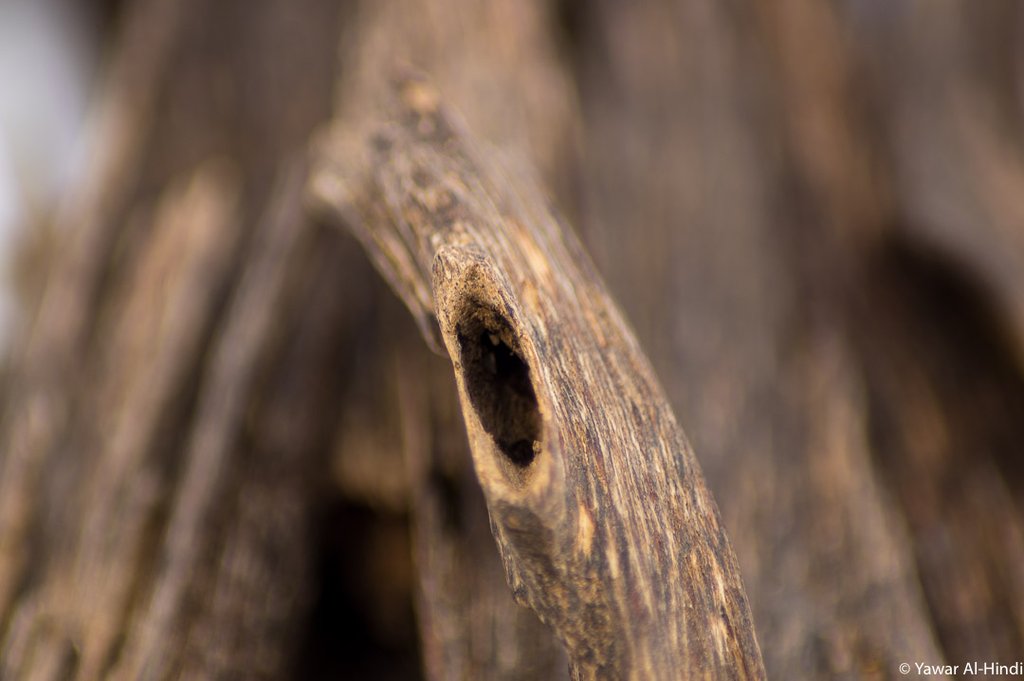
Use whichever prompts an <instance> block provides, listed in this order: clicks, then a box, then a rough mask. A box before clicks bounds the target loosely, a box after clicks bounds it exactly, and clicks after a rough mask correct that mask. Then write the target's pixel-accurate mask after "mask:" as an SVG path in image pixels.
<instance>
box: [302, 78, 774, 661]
mask: <svg viewBox="0 0 1024 681" xmlns="http://www.w3.org/2000/svg"><path fill="white" fill-rule="evenodd" d="M399 91H400V100H401V106H400V107H399V109H398V110H397V112H396V114H395V118H394V119H393V120H392V122H391V123H390V124H389V125H385V126H382V127H380V128H378V129H376V130H374V131H373V132H372V133H370V135H369V136H368V137H365V136H362V134H361V133H359V132H356V133H354V134H355V137H354V138H346V137H345V135H346V131H345V130H344V129H343V130H342V131H341V132H340V133H339V138H340V139H338V140H336V142H335V145H334V146H332V147H331V148H330V151H329V152H327V153H326V160H325V163H324V165H323V167H322V168H321V169H320V170H318V172H317V174H316V175H315V177H314V178H313V191H314V194H315V196H316V197H317V199H318V200H319V201H320V202H321V203H323V204H325V205H326V206H329V207H331V208H332V209H333V210H335V211H336V212H337V213H338V215H339V216H340V217H342V219H344V220H345V222H346V224H348V225H349V226H350V228H351V229H352V230H353V231H354V233H355V234H356V235H357V236H358V237H359V238H360V240H361V241H362V242H363V243H364V245H365V246H366V247H367V249H368V250H369V251H370V253H371V255H372V256H373V258H374V261H375V263H376V264H377V266H378V267H379V268H380V269H381V271H382V273H383V274H384V275H385V277H386V278H387V279H388V281H389V282H391V284H392V286H393V287H394V288H395V289H396V291H397V292H398V293H399V295H401V296H402V298H403V299H404V300H405V302H406V304H407V305H408V306H409V308H410V310H412V311H413V313H414V314H415V315H416V316H417V317H418V318H419V319H420V320H421V327H422V328H423V329H425V330H426V332H427V333H428V338H429V337H430V336H429V333H430V329H431V328H432V324H433V317H434V315H436V318H437V321H438V322H439V325H440V338H441V341H442V342H443V344H444V347H446V349H447V351H448V353H449V355H450V356H451V358H452V362H453V364H454V368H455V377H456V381H457V383H458V386H459V395H460V398H461V402H462V411H463V415H464V417H465V421H466V427H467V430H468V432H469V439H470V444H471V448H472V452H473V461H474V466H475V468H476V473H477V476H478V478H479V480H480V484H481V486H482V487H483V490H484V496H485V498H486V499H487V505H488V510H489V512H490V516H491V525H492V529H493V532H494V535H495V539H496V540H497V543H498V547H499V549H500V551H501V553H502V557H503V560H504V563H505V569H506V572H507V575H508V580H509V584H510V587H511V588H512V590H513V593H514V594H515V595H516V598H517V599H518V600H520V601H521V602H523V603H526V604H528V605H530V607H532V608H533V609H534V611H535V612H537V614H538V615H539V616H540V618H541V620H542V621H544V622H546V623H548V624H549V625H551V626H552V628H553V629H554V631H555V633H556V634H557V635H558V637H559V638H560V639H561V640H562V641H563V642H564V643H565V645H566V648H567V651H568V653H569V657H570V661H571V664H572V668H573V674H574V677H575V678H636V679H640V678H666V679H667V678H679V677H705V676H724V677H731V678H761V677H763V675H764V671H763V668H762V666H761V660H760V652H759V650H758V647H757V642H756V640H755V637H754V632H753V626H752V624H751V621H750V614H749V610H748V606H747V603H746V596H745V595H744V593H743V587H742V583H741V580H740V577H739V572H738V569H737V566H736V561H735V558H734V556H733V553H732V548H731V547H730V546H729V544H728V541H727V539H726V538H725V535H724V533H723V531H722V529H721V526H720V523H719V520H718V511H717V509H716V508H715V506H714V502H713V501H712V500H711V497H710V495H709V494H708V492H707V490H706V488H705V486H704V483H703V480H702V478H701V474H700V471H699V467H698V466H697V463H696V460H695V459H694V458H693V454H692V452H691V451H690V449H689V445H688V444H687V443H686V440H685V437H684V436H683V433H682V430H681V429H680V428H679V427H678V425H677V424H676V421H675V418H674V416H673V415H672V413H671V410H670V408H669V407H668V405H667V403H666V401H665V399H664V397H663V395H662V393H661V389H660V387H659V386H658V384H657V381H656V379H655V378H654V375H653V373H652V372H651V370H650V367H649V366H648V365H647V362H646V359H645V358H644V356H643V354H642V352H641V350H640V348H639V346H638V344H637V342H636V340H635V339H634V338H633V335H632V332H631V331H630V330H629V328H628V326H627V325H626V323H625V321H624V320H623V319H622V317H621V314H620V313H619V312H618V310H617V308H616V307H615V305H614V304H613V303H612V302H611V300H610V299H609V298H608V296H607V294H606V293H605V292H604V289H603V286H602V284H601V282H600V279H599V278H598V276H597V274H596V272H595V270H594V269H593V267H592V266H591V265H590V264H589V261H588V259H587V257H586V255H585V254H584V253H583V251H582V249H581V247H580V245H579V243H578V242H577V241H576V239H575V238H574V237H573V236H572V234H571V232H569V231H568V230H566V229H565V228H564V227H562V226H561V225H559V223H558V222H557V219H556V218H555V217H554V216H553V215H552V214H551V212H550V210H549V208H548V206H547V204H546V202H545V201H544V200H543V198H542V197H541V195H540V193H539V192H538V191H537V190H536V189H535V188H534V187H533V185H532V184H531V183H530V182H529V181H528V180H526V179H524V178H523V177H516V176H512V175H509V174H508V172H507V171H505V170H502V169H501V168H500V166H498V165H496V164H495V163H494V162H493V160H491V159H489V158H488V157H487V156H485V155H484V154H483V153H481V152H480V151H479V150H478V149H476V148H474V147H473V146H472V143H471V142H470V141H469V140H468V138H467V136H466V135H465V134H464V133H462V132H460V131H457V129H456V127H455V126H454V124H453V123H452V122H451V119H450V118H449V117H448V116H447V115H446V114H445V113H444V112H443V111H442V109H441V107H440V104H439V96H438V94H437V92H436V91H435V90H434V89H432V87H430V86H428V85H427V84H425V83H424V82H422V81H420V80H418V79H416V78H406V79H403V81H402V82H401V84H400V86H399ZM348 132H351V131H348Z"/></svg>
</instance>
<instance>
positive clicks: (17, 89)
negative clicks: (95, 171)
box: [0, 0, 96, 349]
mask: <svg viewBox="0 0 1024 681" xmlns="http://www.w3.org/2000/svg"><path fill="white" fill-rule="evenodd" d="M85 5H86V3H82V2H75V1H74V0H0V349H5V348H6V346H7V343H8V342H9V340H10V335H11V331H12V325H13V324H14V323H15V322H16V316H15V312H16V307H15V305H14V301H13V299H12V297H11V295H10V272H11V267H10V259H11V246H12V245H13V243H14V239H15V238H16V237H17V235H18V233H19V231H20V230H22V229H26V228H27V226H28V225H31V224H33V223H35V224H38V223H39V222H40V221H41V220H46V219H48V218H49V217H50V216H51V214H52V212H53V208H54V205H55V203H56V201H57V199H58V197H59V196H60V195H61V193H62V191H63V190H64V188H65V187H66V185H67V183H68V181H69V180H70V178H71V177H72V175H73V173H74V168H75V165H76V158H77V157H79V156H80V155H81V154H80V151H79V149H80V148H81V144H80V142H79V140H80V138H81V136H82V130H83V122H84V120H85V115H86V109H87V100H88V94H89V91H90V82H89V80H90V78H92V77H93V75H94V71H95V63H96V58H95V54H96V49H95V38H94V27H95V22H93V21H91V17H90V16H89V15H88V14H84V13H83V10H84V9H86V8H85Z"/></svg>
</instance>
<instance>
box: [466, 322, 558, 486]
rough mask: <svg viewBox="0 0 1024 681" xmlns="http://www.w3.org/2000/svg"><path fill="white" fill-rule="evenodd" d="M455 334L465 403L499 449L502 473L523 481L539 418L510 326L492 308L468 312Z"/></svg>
mask: <svg viewBox="0 0 1024 681" xmlns="http://www.w3.org/2000/svg"><path fill="white" fill-rule="evenodd" d="M457 333H458V339H459V351H460V355H461V361H462V371H463V375H464V379H465V384H466V391H467V392H468V393H469V399H470V401H471V402H472V404H473V408H474V409H475V410H476V413H477V415H478V416H479V417H480V423H481V424H482V425H483V427H484V430H486V431H487V433H488V434H490V436H491V437H492V438H494V443H495V444H496V445H497V446H498V449H499V450H500V451H501V453H502V455H503V457H504V462H503V468H504V469H505V471H506V473H508V474H509V477H510V479H511V480H512V481H513V482H518V483H521V482H523V478H522V475H523V473H524V471H525V469H526V468H527V467H528V466H529V465H530V464H531V463H533V460H534V459H535V458H536V456H537V452H538V451H539V450H540V429H541V418H540V410H539V409H538V407H537V395H536V393H534V391H533V383H532V382H531V381H530V367H529V366H528V365H527V364H526V362H525V361H524V360H523V358H522V354H521V352H520V350H519V344H518V342H517V341H516V339H515V334H514V333H513V332H512V327H511V326H510V325H509V323H508V321H507V320H506V319H505V318H504V317H502V316H501V315H500V314H498V313H497V312H496V311H495V310H493V309H491V308H488V307H484V306H478V307H474V308H471V309H470V310H469V311H468V312H467V314H465V315H464V316H463V319H462V321H461V322H460V323H459V325H458V327H457Z"/></svg>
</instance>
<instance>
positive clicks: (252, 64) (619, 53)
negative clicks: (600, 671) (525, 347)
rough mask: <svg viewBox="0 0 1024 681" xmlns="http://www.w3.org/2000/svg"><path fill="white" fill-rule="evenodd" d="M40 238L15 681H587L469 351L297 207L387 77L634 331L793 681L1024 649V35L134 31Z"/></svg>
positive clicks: (928, 28)
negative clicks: (511, 490) (572, 242)
mask: <svg viewBox="0 0 1024 681" xmlns="http://www.w3.org/2000/svg"><path fill="white" fill-rule="evenodd" d="M103 4H104V6H105V7H107V9H106V12H107V14H105V15H104V16H107V17H108V22H109V26H108V29H109V33H108V38H109V44H108V45H107V51H106V57H105V61H104V69H103V76H102V82H101V84H100V85H98V86H97V88H96V90H95V101H94V105H95V106H94V108H95V116H94V120H93V121H92V128H91V130H92V138H91V139H92V145H91V147H90V154H89V157H88V162H87V163H86V170H85V172H83V173H81V175H80V176H79V177H77V179H76V181H75V183H74V184H73V187H72V189H71V190H70V191H69V192H68V193H67V195H66V196H64V197H63V199H62V201H61V202H60V205H59V207H58V208H57V209H56V211H55V214H54V217H53V219H52V221H51V223H52V224H46V225H40V226H39V227H38V229H37V230H36V231H35V232H33V233H32V236H31V238H29V239H27V240H26V241H27V243H26V245H25V247H24V248H23V253H22V254H21V257H20V261H19V269H18V278H17V282H18V286H19V291H20V295H21V298H22V301H23V305H24V306H25V309H26V310H28V311H29V315H28V316H29V317H30V319H31V322H30V323H29V324H27V325H26V328H25V329H23V330H22V332H21V333H20V334H19V335H17V336H16V340H15V341H14V344H13V347H12V348H11V350H10V353H9V357H8V359H7V362H6V364H5V368H4V373H3V383H2V401H3V422H2V433H0V442H2V444H0V677H2V678H4V679H7V678H10V679H100V678H118V679H121V678H125V679H127V678H132V679H134V678H153V679H164V678H177V677H185V678H267V679H271V678H296V679H297V678H302V679H316V678H378V679H389V678H394V679H399V678H402V679H404V678H431V679H484V678H487V679H490V678H502V679H541V678H544V679H547V678H559V677H565V675H566V668H565V661H564V655H563V653H562V651H560V650H559V648H558V646H557V644H556V643H555V642H554V641H553V640H552V638H551V636H550V634H549V632H548V631H547V630H546V629H545V628H544V627H543V626H541V625H540V623H539V622H538V621H537V620H536V618H535V617H534V616H533V614H532V613H531V612H530V611H528V610H525V609H523V608H520V607H519V606H516V605H515V604H514V603H513V602H512V600H511V596H510V595H509V593H508V588H507V586H506V584H505V581H504V575H503V572H502V569H501V565H500V563H499V561H498V557H497V553H496V551H495V549H494V543H493V539H492V538H491V536H490V529H489V526H488V521H487V516H486V510H485V509H484V506H483V499H482V497H481V494H480V491H479V488H478V485H477V483H476V480H475V478H474V476H473V471H472V468H471V466H470V462H469V456H468V452H467V445H466V442H465V433H464V429H463V426H462V422H461V417H460V415H459V413H458V407H457V403H456V399H455V394H454V383H453V380H452V376H451V370H450V365H449V363H448V361H447V359H444V358H441V357H438V356H436V355H433V354H431V353H430V352H429V350H427V349H426V347H425V346H424V344H423V342H422V339H421V338H420V335H419V333H418V331H417V329H416V326H415V325H414V324H413V322H412V319H411V318H410V317H409V315H408V313H407V312H406V310H405V309H404V308H403V307H402V306H401V304H400V303H399V302H398V300H397V299H396V298H395V297H394V295H393V294H392V293H391V292H390V291H389V290H388V289H387V287H386V286H385V284H384V283H383V281H382V280H380V278H379V277H378V276H377V274H376V273H375V272H374V271H373V269H372V267H371V265H370V263H369V262H368V260H367V259H366V257H365V256H364V255H363V253H362V251H361V250H360V248H359V247H358V245H357V244H356V243H355V242H354V241H353V240H352V239H351V238H350V237H348V236H347V234H345V232H344V231H343V230H342V229H339V228H338V226H337V225H331V224H327V223H326V222H325V221H324V220H323V219H321V218H319V217H317V216H315V215H312V214H311V213H310V211H309V210H307V207H306V204H305V178H306V161H307V157H308V154H309V149H310V145H311V141H312V140H314V139H315V138H316V137H317V135H318V131H319V130H321V129H322V128H323V127H324V126H325V125H327V124H328V123H329V122H330V121H331V120H332V119H340V120H343V121H352V120H357V119H360V118H364V117H367V118H373V117H374V116H375V115H376V111H377V109H376V104H375V102H376V98H377V97H378V95H379V93H378V90H379V86H380V84H381V82H382V79H383V78H384V74H386V73H387V71H388V69H390V68H391V67H392V66H393V64H394V63H395V62H396V60H398V61H403V62H406V63H412V64H414V65H416V66H417V67H419V68H421V69H422V70H423V71H425V72H426V73H428V74H429V75H430V76H431V77H432V78H433V79H434V81H435V82H436V84H437V85H438V87H439V88H440V90H441V91H442V93H443V94H444V96H445V97H446V99H447V100H448V101H449V103H450V104H452V105H453V106H454V107H455V108H456V109H457V110H458V111H460V112H461V113H462V115H463V116H464V117H465V119H466V122H467V125H468V127H469V128H470V129H471V130H472V131H473V132H474V133H475V135H476V136H477V137H478V138H480V139H483V140H487V141H489V142H490V143H491V144H493V145H494V146H495V147H496V149H497V150H498V151H497V152H496V153H499V154H501V155H503V156H504V157H506V158H507V159H508V162H509V163H511V164H513V165H519V166H521V167H524V168H528V169H530V170H529V172H535V173H539V175H540V176H541V177H542V178H543V180H544V183H545V186H546V187H547V188H548V190H549V192H550V195H551V200H552V202H553V203H554V204H555V205H556V206H557V207H558V210H559V211H560V212H561V213H562V214H563V215H564V216H566V220H567V222H568V223H569V224H571V225H572V226H573V228H574V229H576V230H577V232H578V233H579V234H580V236H581V238H582V240H583V241H584V243H585V244H586V246H587V247H588V249H589V250H590V253H591V255H592V256H593V258H594V260H595V262H596V264H597V267H598V270H599V271H600V272H601V274H602V275H603V276H604V277H605V279H606V281H607V282H608V284H609V287H610V288H611V290H612V293H613V294H614V295H615V296H616V298H617V300H618V302H619V303H620V305H621V306H622V308H623V310H624V312H625V314H626V317H627V318H628V319H629V320H630V321H631V322H632V324H633V325H634V327H635V329H636V331H637V334H638V336H639V337H640V340H641V343H642V345H643V346H644V348H645V350H646V351H647V353H648V355H649V356H650V358H651V360H652V362H653V364H654V366H655V369H656V371H657V373H658V375H659V377H660V379H661V381H662V383H663V385H664V387H665V389H666V391H667V392H668V394H669V396H670V399H671V401H672V403H673V406H674V408H675V411H676V414H677V416H678V417H679V420H680V421H681V423H682V425H683V427H684V429H685V430H686V432H687V434H688V436H689V438H690V440H691V442H692V444H693V446H694V449H695V451H696V453H697V457H698V459H699V461H700V463H701V466H702V467H703V469H704V473H705V475H706V477H707V479H708V482H709V484H710V487H711V489H712V491H713V493H714V495H715V497H716V499H717V502H718V504H719V507H720V510H721V513H722V516H723V519H724V521H725V525H726V528H727V530H728V532H729V536H730V538H731V540H732V542H733V545H734V547H735V549H736V552H737V554H738V556H739V560H740V566H741V570H742V574H743V578H744V581H745V584H746V587H747V593H748V596H749V598H750V603H751V606H752V609H753V614H754V620H755V626H756V629H757V635H758V638H759V641H760V645H761V649H762V652H763V655H764V659H765V664H766V667H767V671H768V674H769V676H770V677H775V678H850V677H867V678H889V677H895V676H898V672H897V668H898V665H899V663H901V662H909V663H914V662H924V663H928V664H940V663H942V662H943V661H947V662H949V663H950V664H962V663H963V662H964V661H968V660H978V661H983V662H984V661H992V662H1002V663H1006V664H1009V663H1013V662H1015V661H1018V660H1021V659H1022V658H1024V515H1022V503H1024V502H1022V499H1024V496H1022V492H1024V465H1022V461H1024V459H1022V458H1021V454H1022V449H1024V447H1022V444H1021V442H1022V435H1024V126H1022V125H1021V122H1022V121H1024V6H1022V5H1021V4H1020V3H1017V2H1013V1H1011V0H999V1H992V2H986V3H964V2H954V1H952V0H930V1H929V2H909V1H908V2H902V3H894V2H888V1H884V0H831V1H816V0H786V1H785V2H781V3H771V2H765V1H763V0H728V1H726V2H714V1H712V0H650V1H648V2H637V3H625V2H617V1H615V0H597V1H593V2H584V1H583V0H551V1H549V2H545V1H542V0H528V1H524V0H494V1H493V2H471V1H469V0H421V1H413V0H390V1H389V2H371V1H370V0H361V1H357V0H223V1H222V2H217V3H204V2H199V1H198V0H133V1H129V0H125V1H124V2H123V3H120V4H116V5H112V4H111V3H103Z"/></svg>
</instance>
